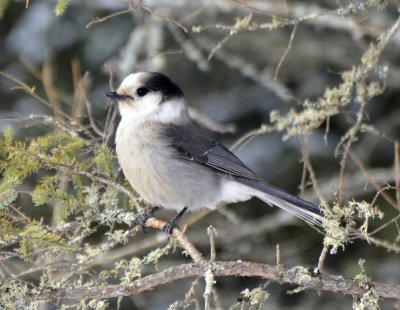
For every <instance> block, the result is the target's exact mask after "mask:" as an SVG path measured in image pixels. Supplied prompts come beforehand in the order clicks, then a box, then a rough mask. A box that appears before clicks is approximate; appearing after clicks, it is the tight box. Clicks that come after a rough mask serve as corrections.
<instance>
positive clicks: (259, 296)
mask: <svg viewBox="0 0 400 310" xmlns="http://www.w3.org/2000/svg"><path fill="white" fill-rule="evenodd" d="M240 294H241V295H243V297H244V298H246V300H248V301H249V302H250V304H251V305H252V306H253V307H255V308H256V309H261V306H262V304H263V303H264V302H265V301H266V300H267V299H268V298H269V296H270V294H269V293H268V292H267V291H265V290H264V289H262V288H261V287H257V288H255V289H252V290H249V289H248V288H246V289H245V290H244V291H242V292H241V293H240Z"/></svg>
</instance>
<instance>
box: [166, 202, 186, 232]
mask: <svg viewBox="0 0 400 310" xmlns="http://www.w3.org/2000/svg"><path fill="white" fill-rule="evenodd" d="M187 209H188V208H187V207H184V208H183V209H182V210H181V211H180V212H179V213H178V214H177V215H176V216H174V217H173V218H172V219H171V220H169V221H168V223H167V224H165V225H164V227H163V228H162V231H164V232H166V233H167V234H169V235H171V234H172V232H173V230H174V228H175V227H179V226H178V224H177V222H178V221H179V219H180V218H181V217H182V215H183V214H184V213H185V212H186V210H187Z"/></svg>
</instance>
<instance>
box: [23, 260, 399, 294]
mask: <svg viewBox="0 0 400 310" xmlns="http://www.w3.org/2000/svg"><path fill="white" fill-rule="evenodd" d="M210 267H211V269H212V270H213V273H214V275H215V276H216V277H226V276H236V277H261V278H265V279H268V280H271V281H274V282H279V283H290V284H294V285H299V286H301V287H302V288H304V289H315V290H318V291H330V292H334V293H341V294H346V295H353V296H354V295H356V296H357V295H363V294H364V293H366V291H367V290H368V289H371V288H372V289H374V290H375V292H376V294H377V295H378V296H379V297H381V298H393V299H397V300H400V285H392V284H386V283H375V282H372V283H360V282H357V281H355V280H352V279H344V278H343V277H341V276H332V275H327V274H318V275H313V274H312V273H310V272H309V271H308V270H307V269H305V268H302V267H294V268H290V269H288V268H283V267H281V266H271V265H267V264H259V263H253V262H243V261H227V262H223V261H217V262H214V263H212V264H211V265H210V263H209V262H206V261H201V262H200V263H196V264H183V265H180V266H174V267H171V268H168V269H166V270H164V271H161V272H158V273H156V274H152V275H149V276H146V277H144V278H142V279H138V280H136V281H133V282H132V283H129V284H117V285H106V286H101V287H98V286H92V287H81V288H75V289H60V290H54V291H45V292H40V294H38V295H36V296H27V297H26V298H27V299H28V300H30V301H40V300H47V301H60V300H83V299H85V300H87V299H106V298H113V297H120V296H130V295H136V294H139V293H142V292H145V291H150V290H153V289H155V288H156V287H160V286H162V285H166V284H169V283H172V282H175V281H177V280H181V279H186V278H191V277H203V276H204V275H205V273H206V272H207V270H209V268H210Z"/></svg>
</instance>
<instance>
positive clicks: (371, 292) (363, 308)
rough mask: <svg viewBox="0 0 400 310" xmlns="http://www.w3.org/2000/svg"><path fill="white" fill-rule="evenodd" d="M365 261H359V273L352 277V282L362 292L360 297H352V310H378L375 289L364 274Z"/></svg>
mask: <svg viewBox="0 0 400 310" xmlns="http://www.w3.org/2000/svg"><path fill="white" fill-rule="evenodd" d="M364 264H365V260H364V259H360V260H359V261H358V265H359V266H360V268H361V272H360V273H359V274H357V275H356V276H355V277H354V281H355V282H357V283H358V286H359V287H360V288H361V290H362V291H363V293H362V295H361V296H360V295H354V296H353V309H354V310H378V309H380V307H379V296H378V294H377V292H376V290H375V288H374V287H373V286H372V285H371V283H370V282H371V279H370V278H369V277H367V275H366V274H365V267H364Z"/></svg>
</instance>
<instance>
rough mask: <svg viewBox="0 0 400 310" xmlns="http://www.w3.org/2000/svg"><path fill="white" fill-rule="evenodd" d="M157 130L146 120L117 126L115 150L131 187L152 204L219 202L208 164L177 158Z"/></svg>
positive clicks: (179, 205) (193, 206) (178, 205)
mask: <svg viewBox="0 0 400 310" xmlns="http://www.w3.org/2000/svg"><path fill="white" fill-rule="evenodd" d="M133 127H135V128H133ZM160 130H162V128H160V127H159V126H156V125H150V124H148V123H143V124H140V125H135V126H134V125H132V124H124V123H123V122H121V124H120V125H119V127H118V130H117V136H116V151H117V156H118V160H119V163H120V165H121V168H122V170H123V172H124V175H125V177H126V178H127V179H128V181H129V183H130V184H131V186H132V187H133V188H134V189H135V190H136V191H137V192H138V193H139V195H140V196H141V197H142V198H143V199H145V200H146V201H147V202H149V203H150V204H152V205H155V206H161V207H164V208H169V209H176V210H180V209H182V208H183V207H184V206H187V207H188V208H189V209H192V210H194V209H199V208H214V207H215V206H216V204H217V203H218V202H219V201H218V200H219V193H220V187H221V184H220V183H221V182H220V177H219V176H218V175H216V174H214V172H213V171H211V170H210V168H208V167H204V166H202V165H200V164H196V163H194V162H191V161H187V160H184V159H180V158H179V157H178V156H177V154H175V151H174V150H173V149H172V148H170V147H169V146H168V145H167V142H166V141H165V140H163V139H162V138H160V137H161V136H162V135H160V134H159V133H160Z"/></svg>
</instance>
